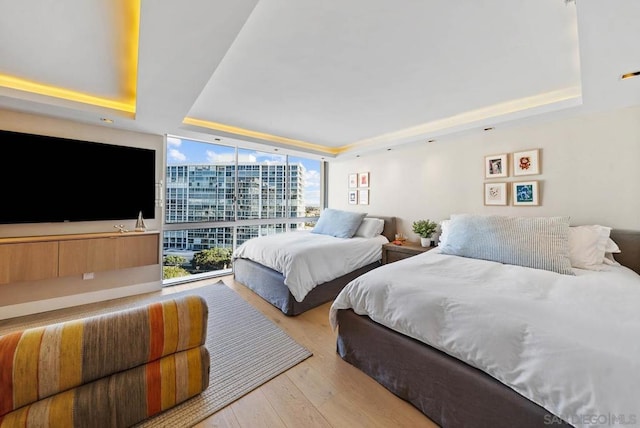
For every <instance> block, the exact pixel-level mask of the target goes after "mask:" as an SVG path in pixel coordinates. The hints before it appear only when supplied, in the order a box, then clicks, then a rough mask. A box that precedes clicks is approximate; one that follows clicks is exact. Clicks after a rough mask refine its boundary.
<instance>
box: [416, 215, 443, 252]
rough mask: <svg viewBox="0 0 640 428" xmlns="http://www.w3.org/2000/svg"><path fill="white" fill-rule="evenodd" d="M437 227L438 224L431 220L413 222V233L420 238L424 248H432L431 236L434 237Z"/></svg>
mask: <svg viewBox="0 0 640 428" xmlns="http://www.w3.org/2000/svg"><path fill="white" fill-rule="evenodd" d="M437 227H438V223H436V222H435V221H431V220H429V219H426V220H417V221H414V222H413V232H414V233H417V234H418V236H420V245H422V246H423V247H429V246H431V235H433V233H434V232H435V231H436V229H437Z"/></svg>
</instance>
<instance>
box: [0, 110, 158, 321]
mask: <svg viewBox="0 0 640 428" xmlns="http://www.w3.org/2000/svg"><path fill="white" fill-rule="evenodd" d="M0 129H4V130H9V131H17V132H28V133H35V134H43V135H52V136H56V137H65V138H72V139H80V140H89V141H96V142H101V143H112V144H119V145H127V146H133V147H142V148H148V149H154V150H156V181H160V180H161V179H163V172H164V137H163V136H160V135H150V134H141V133H136V132H127V131H119V130H114V129H110V128H109V127H107V126H100V125H88V124H81V123H77V122H69V121H64V120H58V119H53V118H46V117H40V116H36V115H31V114H24V113H18V112H11V111H5V110H0ZM6 143H7V142H6V141H1V142H0V150H1V147H2V144H6ZM61 155H62V154H61ZM64 155H65V156H69V155H70V154H64ZM0 156H1V151H0ZM15 161H16V162H24V163H25V165H27V164H28V162H29V160H28V159H16V160H15ZM78 161H79V162H80V161H94V160H78ZM95 161H99V160H95ZM52 162H55V159H52ZM114 167H115V168H117V165H116V166H114ZM45 181H46V180H45ZM9 185H24V184H21V183H11V182H10V181H9V182H7V181H6V178H5V182H4V183H3V186H9ZM60 190H62V191H64V189H60ZM72 190H73V191H81V190H82V188H81V183H78V186H77V187H76V188H75V189H72ZM52 191H53V190H52ZM56 191H58V190H56ZM2 203H6V202H2ZM2 203H0V207H1V206H2V205H1V204H2ZM0 209H1V208H0ZM135 222H136V219H135V218H132V219H131V220H130V221H128V222H124V224H125V227H127V228H129V229H131V230H133V228H134V227H135ZM145 223H146V225H147V228H148V229H149V230H158V229H160V228H161V225H162V208H160V207H156V211H155V218H154V219H145ZM113 225H114V222H113V221H96V222H74V223H42V224H22V225H4V224H3V225H0V237H16V236H41V235H59V234H60V235H62V234H75V233H92V232H112V231H114V230H115V229H114V228H113ZM161 279H162V271H161V267H160V266H159V265H158V266H145V267H141V268H133V269H125V270H122V271H113V272H96V273H95V278H94V279H91V280H83V279H82V277H66V278H56V279H52V280H46V281H31V282H21V283H17V284H9V285H2V286H0V319H2V318H6V317H8V314H10V313H16V314H24V313H30V312H38V311H41V310H51V309H55V308H56V307H64V306H71V305H73V304H80V303H87V302H91V301H99V300H106V299H112V298H115V297H121V296H125V295H131V294H136V293H142V292H148V291H152V290H157V289H160V288H161V286H162V283H161Z"/></svg>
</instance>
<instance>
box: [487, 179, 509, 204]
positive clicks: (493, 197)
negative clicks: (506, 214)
mask: <svg viewBox="0 0 640 428" xmlns="http://www.w3.org/2000/svg"><path fill="white" fill-rule="evenodd" d="M484 204H485V205H507V183H484Z"/></svg>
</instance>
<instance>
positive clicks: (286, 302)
mask: <svg viewBox="0 0 640 428" xmlns="http://www.w3.org/2000/svg"><path fill="white" fill-rule="evenodd" d="M378 266H380V262H375V263H372V264H370V265H367V266H364V267H362V268H360V269H357V270H355V271H353V272H350V273H348V274H346V275H343V276H341V277H339V278H336V279H334V280H332V281H329V282H325V283H324V284H320V285H317V286H316V287H315V288H314V289H313V290H311V291H310V292H309V294H307V295H306V296H305V298H304V300H303V301H302V302H298V301H296V299H295V298H294V297H293V295H292V294H291V292H290V291H289V288H288V287H287V286H286V285H285V284H284V276H283V275H282V274H281V273H280V272H277V271H275V270H273V269H270V268H268V267H266V266H263V265H261V264H259V263H256V262H254V261H252V260H247V259H236V260H235V261H234V262H233V274H234V277H235V280H236V281H238V282H240V283H241V284H243V285H245V286H246V287H248V288H250V289H251V290H253V291H254V292H255V293H256V294H258V295H259V296H260V297H262V298H263V299H265V300H266V301H267V302H269V303H271V304H272V305H274V306H275V307H276V308H278V309H280V310H281V311H282V312H283V313H284V314H285V315H288V316H294V315H299V314H301V313H303V312H305V311H307V310H309V309H312V308H315V307H316V306H320V305H322V304H323V303H326V302H329V301H331V300H333V299H335V297H336V296H337V295H338V293H339V292H340V290H342V289H343V288H344V286H345V285H347V284H348V283H349V282H350V281H352V280H353V279H355V278H357V277H359V276H360V275H362V274H364V273H366V272H368V271H370V270H372V269H375V268H377V267H378Z"/></svg>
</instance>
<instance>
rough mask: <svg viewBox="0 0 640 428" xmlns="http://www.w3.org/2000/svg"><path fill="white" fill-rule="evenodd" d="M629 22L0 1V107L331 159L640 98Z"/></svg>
mask: <svg viewBox="0 0 640 428" xmlns="http://www.w3.org/2000/svg"><path fill="white" fill-rule="evenodd" d="M637 22H640V1H637V0H608V1H602V0H577V1H576V2H568V3H567V2H565V1H564V0H491V1H486V2H478V1H471V0H468V1H458V2H451V1H447V2H445V1H439V0H405V1H403V2H400V3H398V2H397V1H392V0H348V1H337V0H325V1H321V2H318V1H311V0H296V1H291V0H289V1H285V0H235V1H214V0H192V1H189V2H166V1H146V2H140V1H139V0H109V1H107V0H58V1H51V0H47V1H42V0H21V1H15V2H8V1H7V2H2V3H0V42H1V43H0V108H4V109H8V110H18V111H25V112H30V113H37V114H44V115H49V116H54V117H59V118H66V119H71V120H76V121H81V122H87V123H101V122H100V118H102V117H107V118H110V119H113V120H114V123H113V124H111V125H109V126H112V127H116V128H121V129H127V130H134V131H140V132H145V133H153V134H160V135H162V134H172V135H182V136H185V137H189V138H199V139H203V140H213V138H215V137H222V138H232V139H240V140H246V141H251V142H254V143H264V144H266V145H268V146H270V147H273V146H278V147H285V148H289V149H293V150H297V151H302V152H306V153H311V154H314V155H321V156H326V157H327V158H332V157H340V156H344V155H347V154H353V153H361V152H365V151H369V150H377V149H380V148H388V147H391V146H394V145H398V144H405V143H409V142H415V141H421V140H425V139H434V138H444V137H446V135H449V134H454V133H458V132H463V131H468V130H471V129H481V128H482V127H485V126H495V125H497V124H501V123H507V122H510V121H522V120H527V119H528V118H532V117H540V116H541V115H543V116H544V115H552V114H566V113H567V112H570V113H571V114H574V113H578V112H581V111H590V110H596V109H605V108H617V107H623V106H629V105H637V104H640V83H639V82H638V81H640V78H637V79H630V80H629V81H622V80H621V79H620V75H621V74H623V73H626V72H630V71H636V70H638V69H640V56H639V55H638V47H637V46H638V41H640V26H639V25H637ZM0 114H1V112H0ZM105 126H106V125H105Z"/></svg>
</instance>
